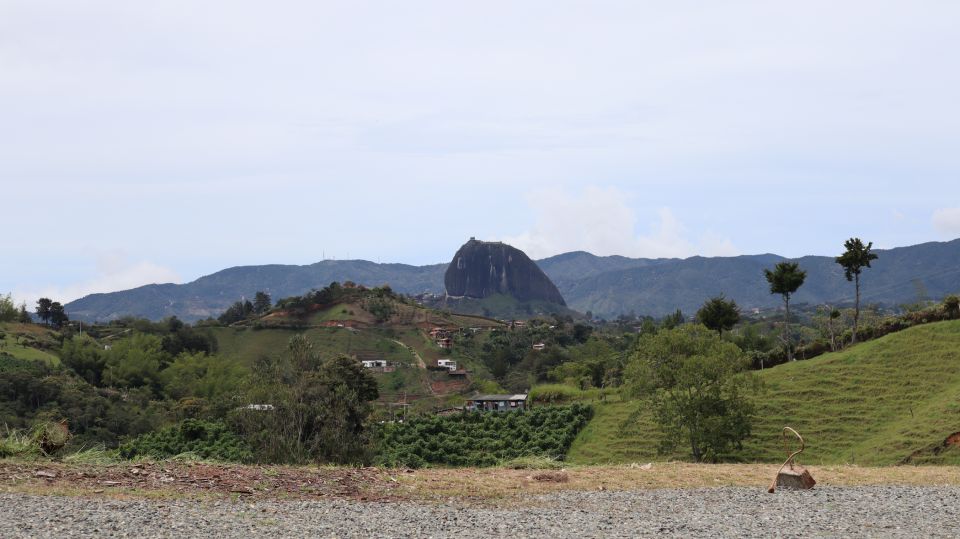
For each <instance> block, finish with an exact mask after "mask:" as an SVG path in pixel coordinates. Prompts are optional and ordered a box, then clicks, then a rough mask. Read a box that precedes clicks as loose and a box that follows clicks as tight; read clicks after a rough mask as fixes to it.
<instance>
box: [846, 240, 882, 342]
mask: <svg viewBox="0 0 960 539" xmlns="http://www.w3.org/2000/svg"><path fill="white" fill-rule="evenodd" d="M843 247H844V249H846V251H844V252H843V254H842V255H840V256H838V257H837V258H836V261H837V264H840V265H841V266H843V275H844V277H846V278H847V281H854V282H855V283H856V303H855V305H856V310H855V311H854V315H853V335H852V338H851V342H854V343H855V342H857V329H858V323H859V321H860V274H861V273H862V272H863V268H869V267H870V262H871V261H873V260H876V259H877V254H876V253H873V252H871V251H870V249H871V248H873V242H872V241H871V242H870V243H868V244H867V245H864V244H863V242H862V241H861V240H860V238H850V239H849V240H847V241H845V242H843Z"/></svg>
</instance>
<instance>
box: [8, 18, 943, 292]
mask: <svg viewBox="0 0 960 539" xmlns="http://www.w3.org/2000/svg"><path fill="white" fill-rule="evenodd" d="M958 20H960V3H957V2H954V1H943V2H936V1H922V0H917V1H912V2H903V1H896V2H886V1H882V0H881V1H877V0H873V1H856V0H851V1H846V2H833V1H831V2H825V1H816V0H813V1H808V2H802V3H797V2H776V1H773V2H772V1H769V0H765V1H756V2H739V1H730V2H686V1H682V0H681V1H675V2H646V1H629V2H605V1H582V2H565V1H558V0H548V1H534V0H531V1H523V2H516V1H507V2H498V1H489V0H488V1H484V2H449V1H423V2H421V1H416V0H410V1H406V2H388V1H383V2H364V1H359V0H353V1H349V2H323V1H316V0H312V1H294V0H274V1H271V2H263V1H257V2H251V1H244V0H229V1H226V0H205V1H204V2H194V1H185V0H184V1H180V0H165V1H163V2H131V1H129V0H115V1H113V0H111V1H105V0H86V1H84V2H76V1H73V0H0V201H2V210H0V211H2V215H3V216H4V217H5V219H4V221H5V223H6V233H5V234H2V235H0V252H2V253H3V255H2V257H0V294H3V293H6V292H11V293H12V294H13V296H14V297H15V298H16V299H17V300H23V301H27V302H29V303H31V304H32V302H33V301H35V299H36V298H37V297H39V296H41V295H45V296H49V297H51V298H53V299H55V300H61V301H69V300H72V299H76V298H77V297H81V296H83V295H85V294H88V293H93V292H105V291H111V290H120V289H126V288H131V287H134V286H139V285H143V284H148V283H153V282H188V281H191V280H193V279H196V278H197V277H200V276H202V275H206V274H210V273H213V272H215V271H217V270H220V269H223V268H227V267H232V266H238V265H248V264H267V263H283V264H309V263H313V262H316V261H319V260H322V259H324V258H337V259H346V258H363V259H367V260H373V261H382V262H403V263H408V264H428V263H438V262H447V261H449V260H450V258H452V256H453V253H454V252H455V251H456V249H457V248H458V247H459V246H460V245H461V244H462V243H463V242H464V241H466V240H467V239H469V238H470V237H472V236H473V237H477V238H478V239H487V240H502V241H506V242H509V243H512V244H514V245H515V246H517V247H519V248H521V249H524V250H525V251H526V252H527V253H528V254H530V255H531V256H533V257H535V258H541V257H546V256H550V255H554V254H558V253H562V252H567V251H572V250H585V251H589V252H592V253H594V254H598V255H611V254H619V255H625V256H632V257H687V256H693V255H704V256H727V255H737V254H756V253H766V252H774V253H778V254H782V255H785V256H802V255H806V254H819V255H830V254H838V253H839V251H840V250H841V249H842V243H843V241H844V240H845V239H846V238H848V237H851V236H859V237H862V238H864V239H865V240H868V241H873V242H874V243H875V245H876V246H878V247H882V248H889V247H896V246H903V245H912V244H916V243H921V242H926V241H943V240H949V239H953V238H957V237H960V151H958V148H960V106H958V102H957V96H958V95H960V55H958V54H957V51H958V50H960V32H957V31H956V23H957V21H958Z"/></svg>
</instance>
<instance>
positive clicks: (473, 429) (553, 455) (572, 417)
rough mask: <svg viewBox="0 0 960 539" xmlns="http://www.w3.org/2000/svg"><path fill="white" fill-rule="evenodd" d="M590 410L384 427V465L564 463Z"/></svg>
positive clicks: (569, 408)
mask: <svg viewBox="0 0 960 539" xmlns="http://www.w3.org/2000/svg"><path fill="white" fill-rule="evenodd" d="M592 413H593V408H592V407H590V406H586V405H583V404H573V405H570V406H565V407H544V408H534V409H533V410H528V411H522V412H502V413H480V412H473V413H464V414H460V415H454V416H446V417H441V416H433V417H425V418H422V419H416V420H413V421H408V422H405V423H389V424H387V425H385V426H384V428H383V432H382V433H381V440H380V454H379V455H378V457H377V462H378V463H380V464H381V465H385V466H408V467H411V468H417V467H421V466H425V465H446V466H493V465H496V464H499V463H502V462H507V461H511V460H513V459H517V458H520V457H545V458H550V459H555V460H560V459H563V457H564V456H565V454H566V452H567V449H568V448H569V447H570V444H571V443H572V442H573V440H574V438H575V437H576V435H577V432H579V431H580V429H582V428H583V426H584V425H586V424H587V422H588V421H589V419H590V417H591V415H592Z"/></svg>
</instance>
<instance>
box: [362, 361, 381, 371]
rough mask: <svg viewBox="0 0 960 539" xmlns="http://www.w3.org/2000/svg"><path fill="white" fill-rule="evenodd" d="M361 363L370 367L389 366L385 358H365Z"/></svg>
mask: <svg viewBox="0 0 960 539" xmlns="http://www.w3.org/2000/svg"><path fill="white" fill-rule="evenodd" d="M361 363H363V366H364V367H366V368H368V369H376V368H378V367H386V366H387V362H386V360H384V359H365V360H363V361H361Z"/></svg>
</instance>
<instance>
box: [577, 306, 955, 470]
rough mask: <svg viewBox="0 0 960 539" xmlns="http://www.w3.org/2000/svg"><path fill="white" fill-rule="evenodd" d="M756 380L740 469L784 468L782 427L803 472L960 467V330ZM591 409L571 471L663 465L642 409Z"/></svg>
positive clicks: (911, 337) (855, 350)
mask: <svg viewBox="0 0 960 539" xmlns="http://www.w3.org/2000/svg"><path fill="white" fill-rule="evenodd" d="M759 376H760V378H761V380H762V381H763V383H764V386H765V387H764V392H763V393H762V394H761V395H759V396H758V397H757V399H756V402H757V408H758V417H757V419H756V421H755V423H754V429H753V436H752V437H751V438H750V439H749V440H747V442H746V444H745V447H744V449H743V451H742V453H741V458H742V460H744V461H747V462H752V461H760V462H776V461H777V460H781V459H783V458H784V449H783V446H782V442H781V438H780V432H781V429H782V428H783V427H784V426H786V425H789V426H791V427H794V428H795V429H797V430H798V431H799V432H800V433H801V434H803V436H804V438H805V439H806V441H807V450H806V451H805V452H804V454H803V456H802V457H803V458H802V461H803V462H807V463H812V464H866V465H890V464H899V463H913V464H960V447H956V446H949V447H945V446H944V441H945V439H946V438H947V437H948V436H949V435H951V434H953V433H955V432H958V431H960V321H951V322H939V323H935V324H928V325H923V326H918V327H914V328H910V329H907V330H905V331H902V332H899V333H895V334H892V335H888V336H886V337H883V338H881V339H877V340H875V341H870V342H867V343H863V344H859V345H857V346H854V347H851V348H848V349H847V350H844V351H841V352H837V353H831V354H825V355H823V356H820V357H818V358H815V359H811V360H809V361H798V362H795V363H791V364H788V365H781V366H778V367H775V368H772V369H767V370H765V371H763V372H762V373H759ZM595 408H596V414H595V416H594V419H593V420H592V421H591V422H590V424H588V425H587V427H586V428H585V429H584V430H583V431H582V432H581V433H580V435H579V436H578V438H577V440H576V441H575V442H574V444H573V446H572V447H571V450H570V453H569V456H568V458H569V460H570V461H571V462H576V463H583V464H587V463H611V462H613V463H616V462H637V461H642V460H656V459H663V458H665V457H664V456H660V455H657V452H656V447H657V440H658V439H659V436H660V434H659V431H658V429H657V428H656V424H655V423H654V422H653V420H652V416H651V414H650V413H649V411H646V410H645V409H644V408H643V403H642V402H638V401H634V402H610V403H607V404H598V405H596V406H595ZM638 410H639V411H638ZM634 412H637V413H636V414H634ZM632 415H633V418H634V419H633V420H628V419H630V418H631V416H632ZM674 456H681V455H674Z"/></svg>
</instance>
